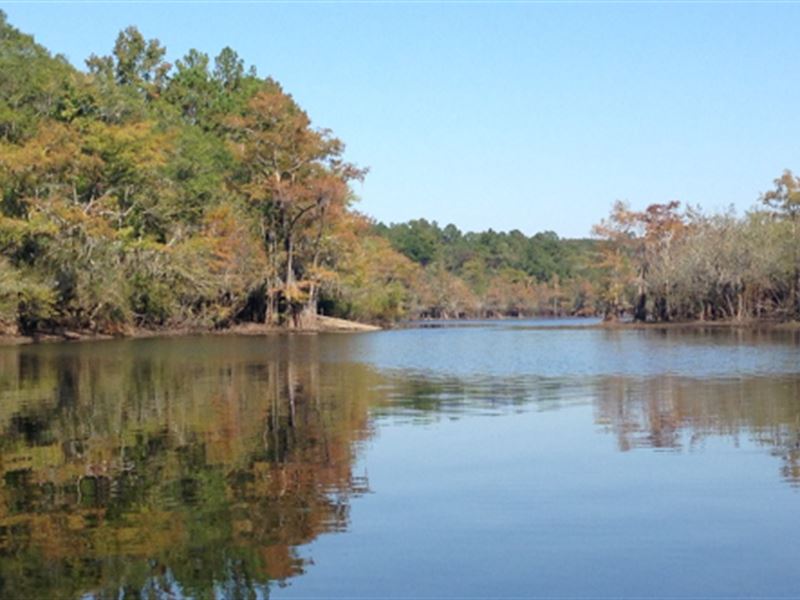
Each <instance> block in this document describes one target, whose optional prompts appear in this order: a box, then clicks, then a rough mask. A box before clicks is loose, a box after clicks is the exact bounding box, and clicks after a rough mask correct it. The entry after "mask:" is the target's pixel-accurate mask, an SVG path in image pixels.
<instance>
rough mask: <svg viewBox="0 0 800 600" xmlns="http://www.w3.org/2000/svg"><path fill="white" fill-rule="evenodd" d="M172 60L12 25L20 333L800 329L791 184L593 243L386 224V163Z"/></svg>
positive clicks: (228, 63) (217, 67) (11, 133)
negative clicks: (756, 320)
mask: <svg viewBox="0 0 800 600" xmlns="http://www.w3.org/2000/svg"><path fill="white" fill-rule="evenodd" d="M165 57H166V49H165V48H164V47H163V46H162V45H161V43H160V42H159V41H158V40H154V39H147V38H145V37H144V36H143V35H142V34H141V33H140V32H139V31H138V30H137V29H136V28H135V27H129V28H127V29H125V30H124V31H122V32H120V34H119V36H118V37H117V39H116V41H115V43H114V46H113V49H112V51H111V53H110V54H108V55H105V56H96V55H92V56H90V57H89V58H88V59H87V61H86V69H85V70H84V71H81V70H78V69H76V68H75V67H73V66H72V65H71V64H70V63H69V62H68V61H67V60H66V59H65V58H64V57H62V56H58V55H52V54H51V53H50V52H48V51H47V49H45V48H43V47H42V46H41V45H39V44H37V43H36V42H35V40H34V39H33V38H32V37H31V36H29V35H27V34H24V33H22V32H20V31H18V30H17V29H15V28H14V27H12V26H11V25H10V24H9V23H8V22H7V20H6V17H5V15H4V14H2V13H0V330H2V331H3V332H5V333H13V332H19V333H23V334H31V333H36V332H44V331H63V330H83V331H85V330H89V331H98V332H105V333H128V332H130V331H131V330H132V329H134V328H176V327H195V328H204V329H209V328H225V327H229V326H231V325H234V324H236V323H241V322H259V323H266V324H268V325H272V326H282V327H289V328H293V327H305V326H308V325H309V324H310V323H312V322H313V319H314V317H315V315H316V314H317V313H318V312H323V313H325V314H330V315H334V316H340V317H345V318H352V319H356V320H364V321H373V322H383V323H390V322H394V321H397V320H399V319H405V318H418V317H423V318H425V317H429V318H460V317H499V316H530V315H564V314H577V315H592V314H604V315H606V316H607V317H609V318H615V317H617V316H621V315H625V314H631V315H634V316H635V317H636V318H640V319H645V320H665V319H683V318H730V317H734V318H743V317H744V316H756V317H761V316H767V315H770V316H774V315H782V316H786V317H795V316H797V310H798V309H797V307H798V305H800V300H798V295H800V291H798V290H800V274H798V266H797V265H798V264H799V263H800V261H798V260H797V259H796V257H797V256H798V253H800V250H798V248H797V247H796V244H795V243H794V241H793V240H794V239H796V237H797V236H796V235H795V232H796V226H797V225H796V221H797V211H796V209H795V208H794V207H795V205H796V204H797V199H796V195H797V191H796V190H797V180H796V179H795V178H794V177H793V176H792V175H791V174H787V175H786V176H785V177H784V178H782V179H781V180H780V181H783V182H784V183H783V184H781V185H782V186H783V187H781V186H780V185H779V186H778V187H776V189H775V190H773V191H772V192H769V193H768V194H766V195H765V197H764V202H765V203H766V204H765V209H766V208H770V211H766V210H765V211H758V212H754V213H752V214H749V215H748V216H747V217H745V218H744V219H736V218H735V217H734V216H733V215H714V216H704V215H702V214H701V213H699V212H698V211H694V210H691V211H685V212H683V213H678V212H677V206H672V205H666V206H662V207H661V208H658V206H659V205H654V206H655V208H652V210H651V209H647V211H645V212H643V213H641V214H639V213H635V212H633V211H631V210H630V209H629V208H626V207H624V206H622V205H620V206H618V207H616V208H615V209H614V212H613V213H612V215H611V217H610V218H609V219H607V220H606V221H605V222H604V223H603V224H601V225H600V226H598V228H597V231H596V233H597V234H598V235H597V236H595V239H582V240H567V239H560V238H559V237H558V236H557V235H556V234H554V233H552V232H543V233H538V234H536V235H533V236H526V235H525V234H523V233H521V232H519V231H511V232H495V231H492V230H489V231H485V232H480V233H472V232H467V233H465V232H461V231H460V230H459V229H458V228H457V227H455V226H453V225H447V226H445V227H440V226H439V225H438V224H437V223H435V222H434V223H430V222H428V221H426V220H424V219H420V220H414V221H410V222H408V223H401V224H389V225H385V224H381V223H375V222H374V221H373V220H371V219H370V218H368V217H367V216H365V215H363V214H361V213H359V212H358V211H357V210H355V209H354V204H355V202H356V201H357V198H356V196H355V194H354V192H353V188H352V184H353V183H354V182H357V181H359V180H361V179H362V178H363V177H365V176H366V175H367V169H365V168H363V167H360V166H358V165H355V164H352V163H350V162H348V161H347V160H345V158H344V144H343V143H342V141H341V140H339V139H338V138H337V137H335V136H334V134H333V133H332V132H331V131H330V130H327V129H323V128H319V127H316V126H314V124H313V123H312V121H311V119H310V117H309V115H308V114H307V113H306V112H305V111H304V110H303V109H302V108H301V107H300V106H299V105H298V104H297V102H296V101H295V100H294V98H292V96H291V95H290V94H288V93H287V92H286V91H284V90H283V88H282V87H281V86H280V84H279V83H278V82H276V81H275V80H273V79H272V78H270V77H260V76H259V75H258V74H257V72H256V70H255V69H254V68H253V67H249V68H248V67H246V65H245V63H244V61H243V60H242V59H241V58H240V57H239V56H238V54H237V53H236V52H235V51H234V50H233V49H231V48H224V49H222V50H221V51H220V52H219V53H218V54H217V55H216V56H215V57H213V58H212V57H211V56H209V55H207V54H205V53H203V52H199V51H197V50H190V51H189V52H188V53H187V54H186V55H185V56H184V57H182V58H181V59H179V60H176V61H175V63H174V64H170V63H168V62H167V61H166V58H165ZM787 186H788V187H787ZM793 194H794V195H793ZM734 230H735V231H734ZM732 232H733V233H732ZM730 235H734V236H739V238H741V239H739V238H737V239H738V240H739V241H738V242H735V243H734V242H730V239H731V238H730ZM708 236H711V237H712V238H713V236H717V237H718V238H719V239H720V240H721V241H720V243H717V244H713V243H711V244H710V245H709V244H708V243H706V242H703V240H706V239H711V238H709V237H708ZM597 238H599V239H597ZM723 238H724V240H723ZM692 240H695V241H697V243H695V242H694V241H692ZM722 241H724V242H725V243H722ZM762 242H764V243H762ZM701 243H702V244H705V246H703V247H708V253H698V252H693V251H692V250H691V248H696V247H699V246H698V244H701ZM748 244H749V245H748ZM724 248H730V250H729V251H728V250H726V252H728V254H726V255H725V256H724V257H723V256H722V255H720V254H719V253H720V252H722V251H723V249H724ZM746 248H751V249H752V251H747V252H750V253H749V254H748V253H747V252H746V251H745V249H746ZM768 249H769V251H768ZM770 252H771V253H770ZM743 253H744V254H743ZM720 261H722V262H720ZM726 261H727V262H726ZM723 263H724V264H723ZM787 265H788V266H787ZM787 269H788V271H787ZM698 278H705V279H702V283H700V281H699V280H698ZM714 278H716V279H714ZM737 278H738V279H737ZM701 288H702V290H701ZM732 307H733V308H732ZM792 307H793V308H792Z"/></svg>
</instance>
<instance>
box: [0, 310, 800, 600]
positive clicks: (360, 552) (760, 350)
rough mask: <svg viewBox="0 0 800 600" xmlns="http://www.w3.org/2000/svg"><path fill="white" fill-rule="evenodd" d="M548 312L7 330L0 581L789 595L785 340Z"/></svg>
mask: <svg viewBox="0 0 800 600" xmlns="http://www.w3.org/2000/svg"><path fill="white" fill-rule="evenodd" d="M577 323H581V322H577ZM558 324H560V323H558V322H552V321H549V322H534V321H528V322H525V321H514V322H487V323H469V324H457V325H444V326H426V327H420V328H412V329H403V330H397V331H386V332H378V333H365V334H339V335H336V334H324V335H294V336H288V335H286V336H284V335H275V336H272V337H242V338H237V337H192V338H176V339H160V340H157V339H151V340H126V341H108V342H96V343H81V344H51V345H41V346H26V347H19V348H2V349H0V470H2V479H1V480H0V597H3V598H109V599H110V598H115V599H116V598H161V597H164V598H184V597H187V598H188V597H192V598H214V597H216V598H247V597H258V598H266V597H272V598H331V597H369V598H408V597H427V598H431V597H436V598H438V597H469V598H471V597H492V598H497V597H514V598H519V597H526V598H527V597H569V598H590V597H591V598H600V597H603V598H605V597H620V596H624V597H665V596H669V597H722V596H724V597H731V596H737V597H754V596H758V597H798V596H800V575H798V571H797V565H798V559H800V335H798V334H797V333H793V332H753V331H730V330H708V331H700V330H698V331H677V330H646V331H635V330H626V331H607V330H599V329H587V328H580V327H571V328H559V327H553V325H558ZM567 324H570V325H574V323H567Z"/></svg>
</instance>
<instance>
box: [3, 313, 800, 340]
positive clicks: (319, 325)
mask: <svg viewBox="0 0 800 600" xmlns="http://www.w3.org/2000/svg"><path fill="white" fill-rule="evenodd" d="M591 318H594V317H539V318H537V317H525V318H517V317H497V318H490V319H429V320H428V319H422V320H418V321H406V322H401V323H396V324H394V326H391V327H380V326H378V325H371V324H368V323H360V322H358V321H349V320H347V319H339V318H336V317H327V316H324V315H318V316H317V318H316V323H314V324H313V325H311V326H310V327H303V328H287V327H276V326H274V325H265V324H263V323H239V324H236V325H233V326H231V327H226V328H225V329H203V328H199V327H176V328H172V329H144V328H140V329H132V330H129V331H127V332H125V333H120V334H118V335H112V334H107V333H95V332H89V331H72V330H65V331H63V332H61V333H39V334H36V335H33V336H24V335H17V334H0V347H4V346H24V345H28V344H47V343H58V342H92V341H104V340H121V339H129V340H136V339H148V338H171V337H183V336H243V337H257V336H268V335H285V334H305V335H307V334H318V333H366V332H375V331H384V330H386V329H393V328H399V329H407V328H412V329H413V328H417V327H420V328H430V327H437V326H439V327H458V326H469V325H470V324H472V323H481V322H497V323H504V324H509V325H513V324H514V322H515V321H516V322H519V323H520V326H521V327H522V328H524V329H530V330H559V329H561V330H564V329H594V330H604V331H626V330H630V331H639V330H641V331H645V330H678V331H680V330H685V331H693V330H695V331H696V330H703V329H718V330H725V329H728V330H735V329H738V330H749V331H757V330H761V331H800V321H774V320H763V321H759V320H752V319H751V320H746V321H669V322H665V323H659V322H644V323H642V322H633V321H601V322H599V323H587V324H578V323H576V324H574V325H573V324H559V325H533V324H532V325H525V324H524V321H526V320H542V321H547V320H559V319H574V320H575V321H580V320H584V319H591Z"/></svg>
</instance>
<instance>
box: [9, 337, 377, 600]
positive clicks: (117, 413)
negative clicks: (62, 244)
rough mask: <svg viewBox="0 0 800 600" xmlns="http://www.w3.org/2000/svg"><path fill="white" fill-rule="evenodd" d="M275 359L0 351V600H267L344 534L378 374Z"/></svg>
mask: <svg viewBox="0 0 800 600" xmlns="http://www.w3.org/2000/svg"><path fill="white" fill-rule="evenodd" d="M275 343H276V344H278V345H279V346H280V352H278V353H277V354H276V353H273V354H268V355H265V354H264V353H263V352H241V353H237V352H236V351H233V352H232V353H230V354H227V353H225V352H210V353H209V355H207V356H203V355H199V356H197V355H195V356H192V357H191V358H187V359H183V358H182V357H181V355H180V353H176V354H166V355H165V354H159V353H158V352H155V353H153V352H148V351H147V350H148V347H144V348H142V347H141V345H140V346H123V347H122V348H121V349H120V348H119V347H118V348H115V349H114V351H113V352H109V353H108V356H98V355H97V354H93V352H95V351H96V349H89V346H87V347H86V348H87V349H86V350H85V351H84V350H82V349H80V348H76V349H69V350H64V351H56V350H52V351H48V350H45V351H41V350H31V351H17V352H14V353H12V352H8V353H4V354H0V373H2V375H0V400H1V401H0V432H2V437H0V461H2V462H0V470H2V475H3V478H4V481H3V485H2V487H0V596H6V595H9V594H12V592H13V596H14V597H26V598H27V597H74V596H80V595H81V594H85V593H91V594H93V595H96V596H98V597H104V598H105V597H114V598H116V597H119V594H123V595H124V596H126V597H127V596H136V597H139V594H140V593H144V594H145V595H146V596H151V595H155V596H159V595H169V593H171V591H172V592H174V591H176V590H180V591H181V592H182V593H183V594H188V595H191V596H197V597H209V596H213V595H214V594H215V593H217V592H223V595H224V596H225V597H237V596H241V597H248V596H249V595H250V594H251V593H253V592H254V591H256V590H260V591H261V593H263V594H264V595H266V594H267V592H268V586H269V582H270V581H271V580H284V579H286V578H288V577H291V576H293V575H296V574H298V573H300V572H302V570H303V562H302V561H301V560H300V559H299V558H298V556H297V554H296V552H295V550H294V548H295V547H296V546H298V545H300V544H303V543H307V542H309V541H310V540H312V539H313V538H315V537H316V536H317V535H319V534H320V533H322V532H326V531H333V530H340V529H343V528H344V527H345V526H346V525H347V520H348V506H349V504H348V503H349V498H350V497H351V496H352V495H353V494H358V493H361V492H364V491H365V490H366V487H367V483H366V481H365V480H364V479H363V478H359V477H357V476H355V475H354V474H353V472H352V467H353V459H354V452H355V449H356V447H357V445H358V442H359V441H361V440H364V439H365V438H366V437H367V436H368V435H369V433H370V432H369V425H368V421H367V402H368V397H369V393H370V392H369V390H370V389H371V388H372V387H373V386H374V383H375V382H374V379H375V375H374V374H373V373H372V372H370V371H369V370H367V369H366V368H364V367H358V366H350V365H341V364H340V365H337V366H336V367H333V366H328V365H325V364H320V363H319V362H318V361H316V360H313V350H314V347H313V342H311V341H308V342H302V343H300V344H299V345H298V347H297V348H295V347H292V346H293V345H297V344H296V343H295V342H292V343H291V344H287V343H286V342H285V340H284V341H280V342H277V341H276V342H275Z"/></svg>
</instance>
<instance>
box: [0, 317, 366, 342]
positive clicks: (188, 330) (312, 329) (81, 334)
mask: <svg viewBox="0 0 800 600" xmlns="http://www.w3.org/2000/svg"><path fill="white" fill-rule="evenodd" d="M380 330H381V328H380V327H378V326H377V325H370V324H367V323H359V322H357V321H348V320H347V319H337V318H335V317H326V316H323V315H317V317H316V319H314V322H312V323H311V324H309V325H307V326H305V327H303V328H287V327H276V326H273V325H265V324H263V323H239V324H237V325H233V326H231V327H227V328H225V329H212V330H209V329H203V328H198V327H176V328H164V329H142V328H135V329H130V330H127V331H123V332H120V333H119V334H117V335H109V334H106V333H96V332H92V331H73V330H64V331H59V332H41V333H37V334H35V335H17V334H14V333H6V334H0V346H20V345H25V344H38V343H51V342H81V341H99V340H111V339H122V338H124V339H142V338H162V337H178V336H186V335H220V336H228V335H243V336H259V335H274V334H282V333H303V334H314V333H357V332H369V331H380Z"/></svg>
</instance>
